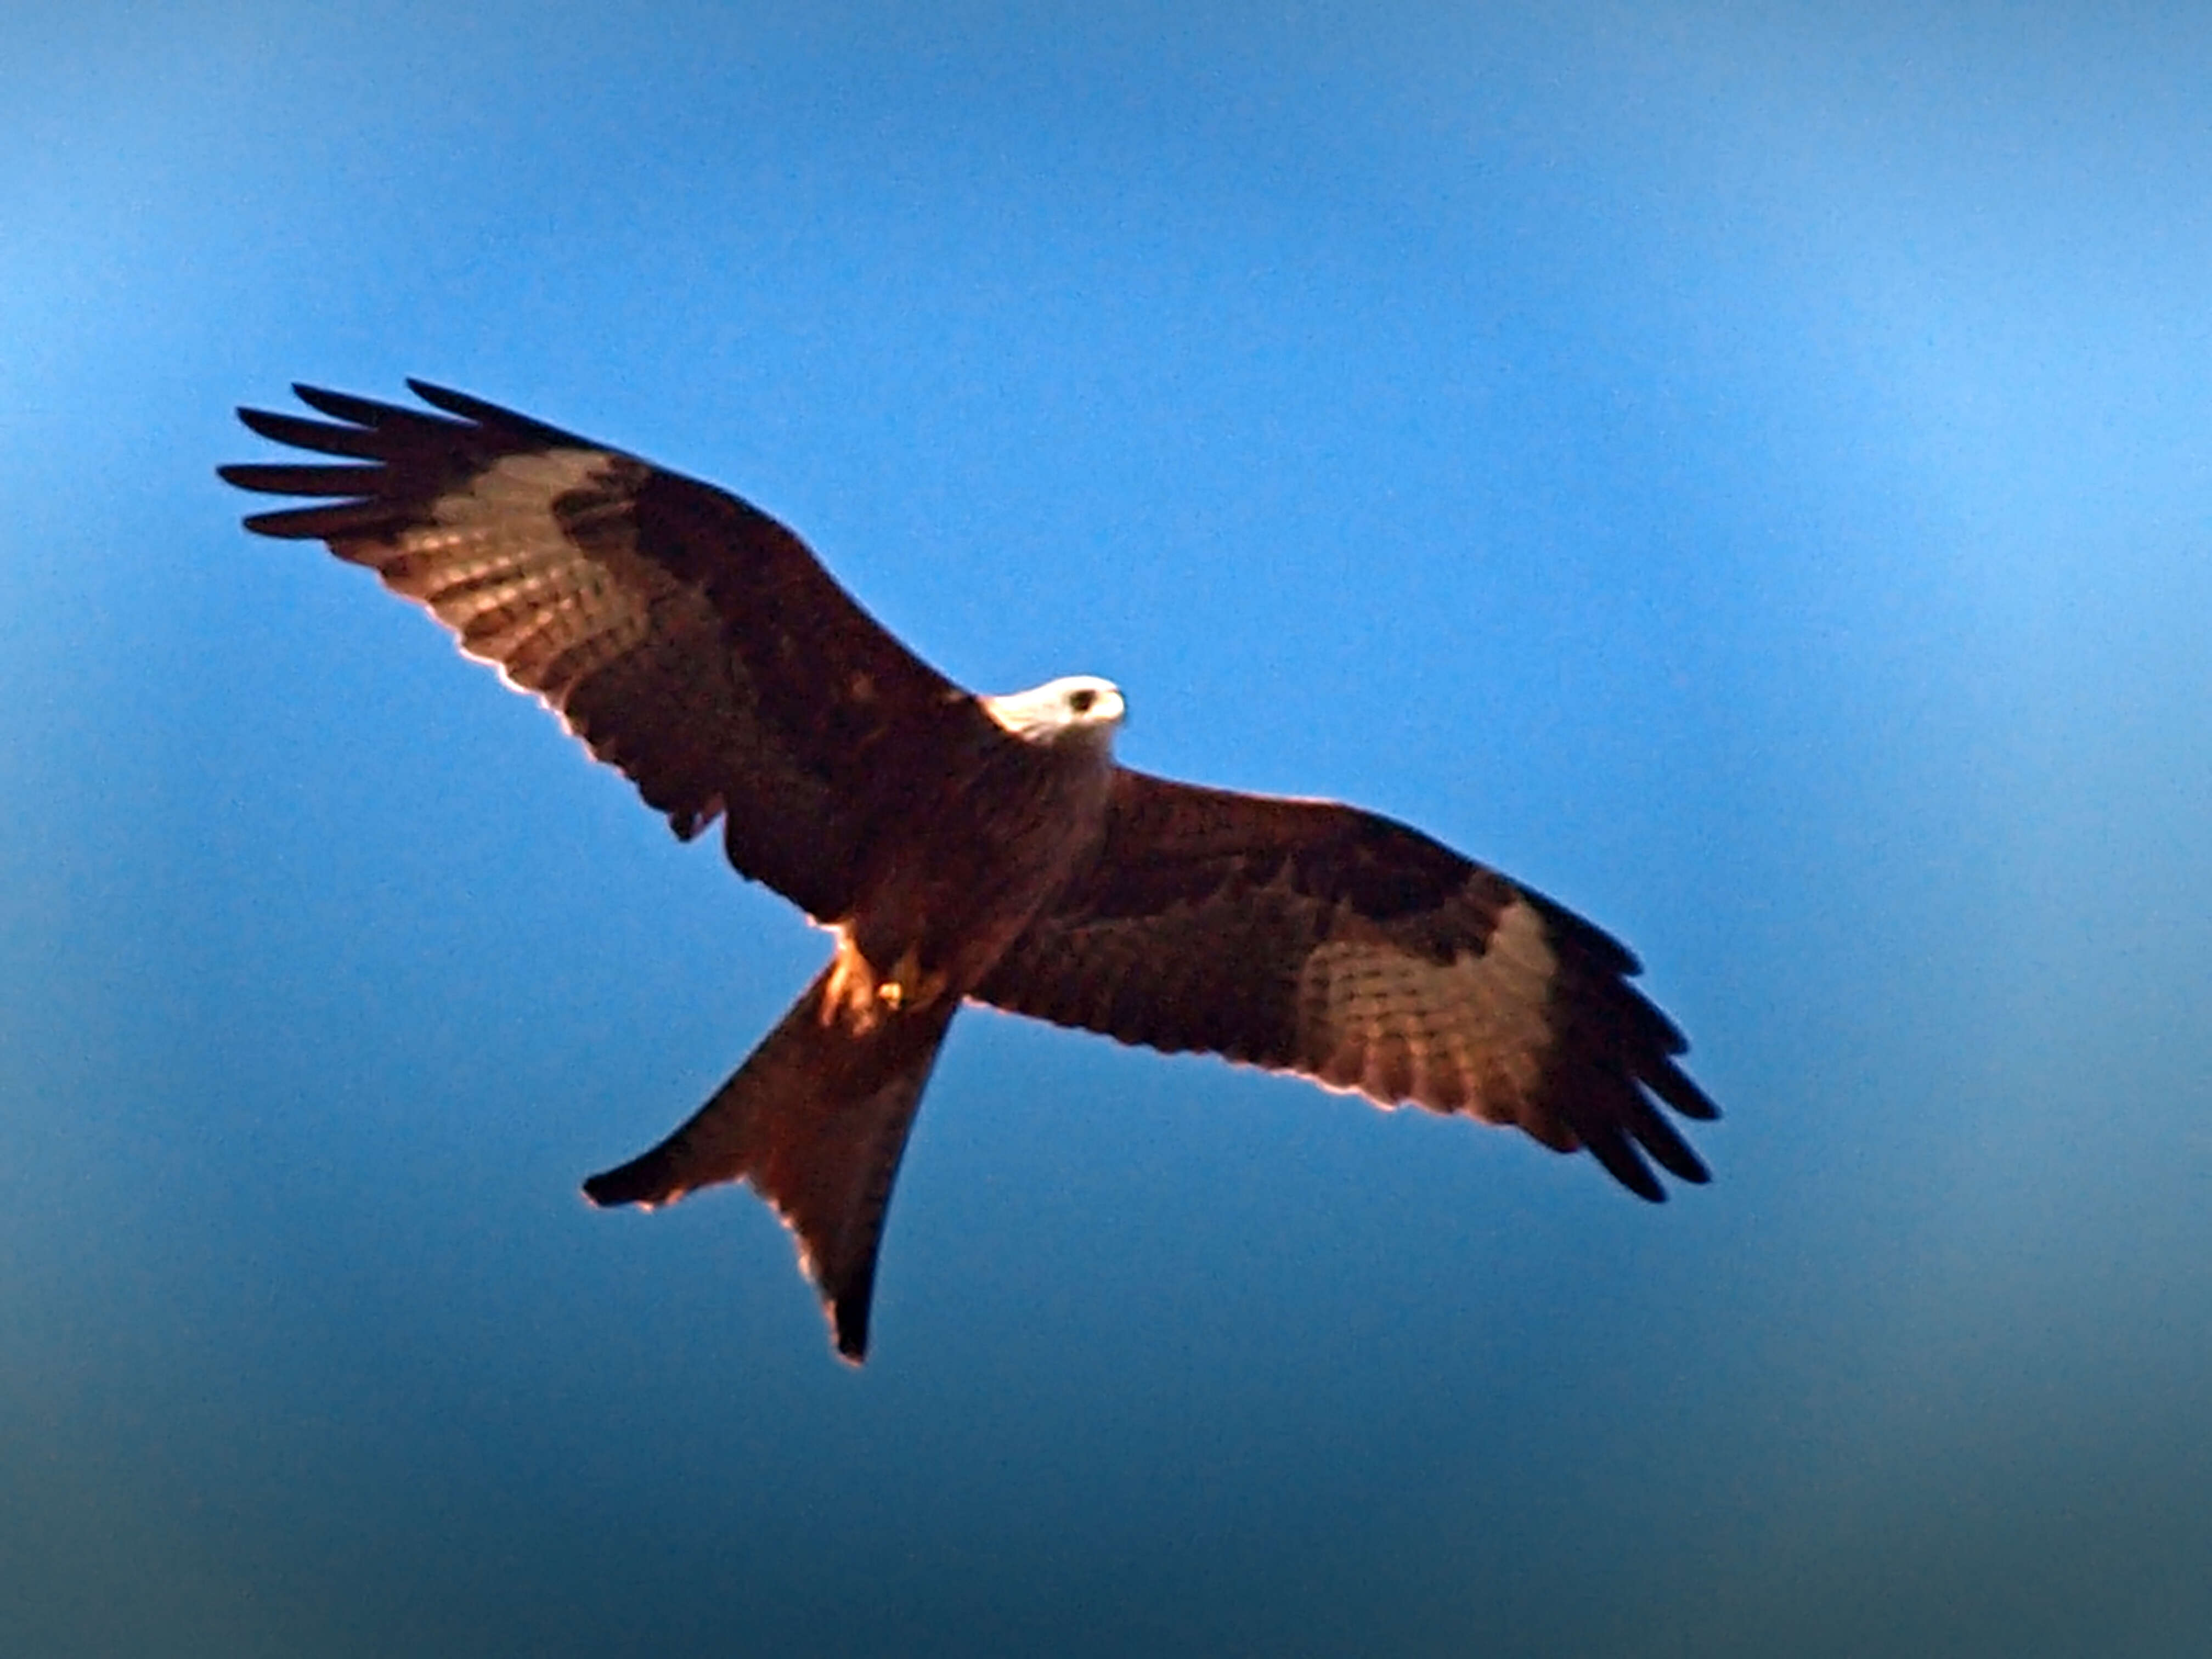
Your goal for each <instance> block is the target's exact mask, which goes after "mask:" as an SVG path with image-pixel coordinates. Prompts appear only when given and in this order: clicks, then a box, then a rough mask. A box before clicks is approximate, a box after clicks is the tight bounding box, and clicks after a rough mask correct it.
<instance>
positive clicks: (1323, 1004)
mask: <svg viewBox="0 0 2212 1659" xmlns="http://www.w3.org/2000/svg"><path fill="white" fill-rule="evenodd" d="M1557 967H1558V963H1557V959H1556V957H1554V956H1553V951H1552V946H1551V943H1550V940H1549V939H1548V938H1547V933H1546V928H1545V924H1544V919H1543V917H1542V916H1541V915H1540V914H1539V913H1538V912H1537V910H1536V909H1535V908H1534V906H1532V905H1530V904H1529V903H1528V902H1527V901H1525V900H1522V899H1517V898H1516V900H1514V901H1513V902H1511V903H1510V904H1508V905H1507V906H1506V907H1505V908H1504V910H1502V911H1501V912H1499V914H1498V926H1497V928H1496V930H1495V932H1493V933H1492V935H1491V938H1490V940H1489V945H1488V948H1487V950H1486V951H1484V952H1483V953H1482V954H1481V955H1480V956H1477V955H1475V954H1474V953H1472V952H1462V954H1460V955H1459V956H1456V957H1454V958H1453V959H1452V960H1451V961H1450V962H1449V963H1436V962H1431V961H1429V960H1426V959H1425V958H1423V957H1418V956H1412V955H1408V954H1407V952H1406V951H1404V950H1402V949H1401V948H1399V947H1397V946H1395V945H1392V944H1391V943H1389V941H1388V940H1386V939H1379V938H1377V939H1337V940H1332V941H1331V942H1329V943H1328V944H1325V945H1321V946H1319V947H1318V948H1317V949H1316V950H1315V951H1314V952H1313V954H1312V955H1311V956H1310V957H1308V958H1307V960H1306V963H1305V965H1304V968H1303V969H1302V970H1301V971H1300V973H1299V975H1298V983H1297V1009H1298V1029H1299V1032H1300V1036H1301V1038H1302V1039H1303V1041H1302V1044H1301V1046H1302V1048H1304V1052H1305V1053H1306V1054H1310V1055H1314V1056H1316V1057H1318V1060H1319V1063H1318V1065H1317V1066H1316V1075H1318V1076H1319V1077H1320V1079H1321V1080H1322V1082H1324V1083H1327V1084H1328V1085H1332V1086H1334V1087H1335V1088H1340V1089H1352V1090H1357V1091H1358V1092H1360V1093H1361V1094H1364V1095H1366V1096H1368V1097H1370V1098H1371V1099H1374V1100H1376V1101H1380V1102H1382V1103H1384V1104H1386V1105H1397V1104H1399V1103H1402V1102H1406V1101H1413V1102H1416V1103H1419V1104H1420V1105H1423V1106H1426V1107H1429V1108H1431V1109H1434V1110H1437V1111H1441V1112H1451V1111H1469V1112H1472V1113H1474V1115H1476V1116H1478V1117H1480V1118H1482V1119H1484V1120H1485V1121H1488V1122H1492V1123H1502V1124H1510V1123H1514V1122H1516V1121H1519V1119H1520V1111H1519V1108H1520V1107H1521V1105H1522V1103H1523V1102H1524V1101H1528V1100H1531V1099H1533V1098H1534V1096H1535V1093H1536V1090H1537V1085H1538V1084H1539V1082H1540V1080H1541V1077H1542V1074H1543V1070H1544V1065H1545V1060H1546V1059H1547V1055H1548V1053H1549V1051H1550V1048H1551V1045H1552V1042H1553V1030H1552V1025H1551V1022H1550V1020H1549V1018H1548V1017H1547V1012H1546V1000H1547V995H1548V993H1549V991H1550V987H1551V983H1552V979H1553V975H1554V973H1555V972H1556V970H1557Z"/></svg>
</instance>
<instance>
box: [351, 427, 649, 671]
mask: <svg viewBox="0 0 2212 1659" xmlns="http://www.w3.org/2000/svg"><path fill="white" fill-rule="evenodd" d="M614 459H615V458H614V457H612V456H610V455H608V454H606V453H604V452H602V451H599V450H589V449H556V450H549V451H544V452H534V453H527V454H520V455H509V456H506V457H503V458H501V459H499V460H497V461H495V462H494V463H493V464H492V465H490V466H489V467H487V468H486V469H485V470H484V471H483V472H482V473H480V474H478V475H477V477H475V478H474V479H472V480H471V483H470V485H469V488H467V489H464V490H459V491H456V492H454V493H453V494H450V495H444V496H441V497H440V498H439V500H438V501H435V503H433V505H432V507H431V510H430V517H431V523H430V524H429V525H428V526H424V527H422V528H420V529H416V530H413V531H410V532H408V533H407V534H406V535H405V536H404V537H403V538H400V542H399V545H398V549H397V550H396V551H395V552H394V553H392V554H389V555H386V556H385V557H384V558H382V559H381V560H380V561H379V563H380V569H381V572H382V574H383V576H384V579H385V580H386V582H387V583H388V584H390V586H392V588H393V589H394V590H395V591H397V592H401V593H404V594H406V595H407V596H409V597H410V598H411V599H419V600H421V601H422V603H423V604H425V605H428V607H429V608H430V610H431V611H433V612H434V613H435V615H436V616H437V617H438V619H439V620H440V621H441V622H442V623H445V624H446V625H447V627H448V628H450V629H453V632H454V633H455V634H457V635H459V637H460V642H461V648H462V649H463V650H465V651H466V652H467V653H469V654H470V655H471V656H472V657H477V658H479V659H483V661H486V662H489V663H490V664H492V665H494V666H495V667H496V668H498V669H499V670H500V671H501V677H502V678H505V679H506V680H507V682H508V683H509V684H513V685H515V686H518V687H520V688H521V689H522V690H526V691H534V692H538V693H540V694H542V695H544V696H547V697H548V699H549V700H555V699H557V696H558V693H559V691H560V690H561V689H562V688H563V687H565V686H568V685H569V684H574V681H576V680H577V679H578V678H581V677H582V676H584V675H585V674H587V673H589V672H590V671H592V669H593V668H595V667H598V666H599V665H602V664H605V663H607V662H610V661H612V660H614V659H617V658H618V657H621V656H623V655H625V654H626V653H629V652H630V651H631V650H633V649H635V647H637V646H639V645H640V644H641V643H643V642H644V641H645V639H646V637H647V634H648V633H649V632H650V629H651V623H652V616H651V612H650V611H649V610H648V608H647V605H646V604H645V603H644V600H643V596H641V595H639V594H636V593H634V592H629V591H628V590H627V589H626V588H625V587H624V586H623V583H622V582H621V581H620V580H619V579H618V578H617V577H616V576H615V575H614V574H612V573H611V572H610V571H609V569H608V568H607V567H606V566H605V564H604V563H603V562H601V561H600V560H599V559H595V558H593V557H591V556H587V555H586V553H585V552H584V550H582V549H581V548H580V547H579V546H578V545H577V544H576V543H575V540H574V537H573V535H572V534H571V532H570V531H569V529H568V526H565V525H563V524H562V521H561V520H559V519H558V518H557V517H556V516H555V513H554V511H553V505H554V503H555V502H556V501H560V500H562V499H563V498H564V497H568V496H572V495H575V494H577V493H578V492H580V491H586V490H589V489H593V488H595V487H600V486H603V484H604V482H605V471H606V469H607V467H608V466H609V465H610V464H611V462H612V461H613V460H614Z"/></svg>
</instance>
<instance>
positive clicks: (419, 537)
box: [220, 380, 989, 921]
mask: <svg viewBox="0 0 2212 1659" xmlns="http://www.w3.org/2000/svg"><path fill="white" fill-rule="evenodd" d="M408 385H409V386H410V387H412V388H413V390H414V391H415V392H416V395H417V396H419V397H421V398H422V399H423V401H424V402H426V403H428V404H431V405H432V406H433V407H434V408H435V409H437V410H441V411H443V412H442V413H441V414H430V413H427V412H425V411H422V410H414V409H402V408H398V407H396V406H394V405H392V404H381V403H375V402H372V401H370V400H369V399H368V398H353V397H348V396H345V395H343V394H342V393H339V392H324V391H320V390H318V389H316V388H314V387H312V386H295V387H294V388H293V390H294V391H295V392H297V393H298V394H299V397H300V398H301V401H302V402H304V403H306V404H307V405H308V406H309V407H311V408H313V409H314V410H317V411H319V413H321V414H323V415H325V416H330V417H331V420H330V421H329V422H323V421H313V420H307V419H305V418H303V417H301V416H295V415H283V414H273V413H270V412H268V411H265V410H252V409H242V410H240V411H239V418H240V419H241V420H242V421H244V422H246V425H247V426H248V427H250V428H252V429H253V430H254V431H255V432H257V433H259V434H260V435H262V436H264V437H266V438H272V439H274V440H276V441H277V442H279V443H285V444H291V445H293V446H295V447H298V448H301V449H306V450H311V451H313V452H315V453H317V454H319V455H331V456H338V457H342V458H343V459H344V460H345V461H346V462H348V463H352V464H350V465H327V464H313V465H261V464H257V465H243V466H226V467H223V468H222V469H220V471H221V473H222V477H225V478H227V479H228V480H229V481H230V482H231V483H234V484H237V485H239V486H240V487H241V488H243V489H252V490H259V491H262V492H264V493H267V494H270V495H305V496H313V497H330V498H332V499H331V500H329V501H326V502H324V503H322V504H319V505H316V506H312V507H288V508H285V509H283V510H282V511H278V512H273V513H258V514H257V515H255V516H254V517H252V518H249V519H248V520H246V527H247V528H248V529H249V530H254V531H258V532H260V533H261V534H263V535H264V536H276V537H285V538H295V539H317V538H319V539H321V540H323V541H326V542H328V543H329V544H330V548H331V551H332V552H333V553H335V554H337V556H338V557H340V558H342V559H345V560H348V561H350V562H353V563H355V564H363V565H367V566H368V567H369V568H371V569H373V570H374V571H375V572H376V573H377V574H378V575H379V576H380V577H382V578H383V580H384V583H385V585H386V586H387V587H390V588H391V589H392V591H393V592H398V593H402V594H404V595H405V596H406V597H407V598H409V599H415V600H417V601H419V602H420V603H422V605H425V606H426V607H428V609H429V610H430V611H432V612H434V613H435V615H436V616H437V617H438V618H439V620H440V621H441V622H443V623H445V624H446V625H447V627H448V628H450V629H453V632H454V634H455V635H458V636H459V641H460V644H461V648H462V649H463V650H464V651H465V652H467V653H469V654H470V655H471V656H473V657H477V658H481V659H483V660H484V661H486V662H489V663H491V664H493V665H495V666H496V667H497V668H498V669H499V670H500V671H501V675H502V676H503V677H504V678H506V679H507V681H508V682H509V683H510V684H513V685H515V686H518V687H520V688H521V689H522V690H526V691H531V692H534V693H536V694H537V696H539V697H540V698H542V699H543V700H544V702H545V703H546V705H547V706H548V707H549V708H551V709H553V710H554V712H555V713H556V714H559V715H560V716H561V718H562V720H563V721H565V722H566V723H567V725H568V728H569V729H570V730H571V731H572V732H574V733H575V734H576V735H577V736H578V737H580V738H582V739H583V741H584V742H585V743H586V744H587V745H588V746H589V747H590V749H591V750H592V753H593V754H594V755H596V756H597V757H599V759H601V760H603V761H605V762H607V763H610V764H611V765H613V766H617V767H619V768H620V769H622V770H623V772H624V773H625V774H626V775H628V776H629V778H630V779H631V780H632V781H634V782H635V784H636V785H637V787H638V789H639V792H640V793H642V794H643V795H644V797H645V799H646V800H647V802H648V803H650V804H651V805H653V807H654V808H656V809H657V810H659V811H662V812H665V814H667V816H668V820H669V823H670V824H671V826H672V827H673V828H674V829H675V831H676V833H677V834H678V836H683V837H684V838H685V839H687V840H688V839H689V838H690V837H691V836H695V835H696V834H698V833H699V831H700V830H702V829H705V828H706V827H707V826H708V825H709V824H711V823H713V822H714V820H715V818H716V817H721V818H723V819H724V821H725V829H724V841H725V844H726V848H727V850H728V853H729V857H730V861H731V862H732V864H734V865H735V866H737V867H738V870H740V871H741V872H744V874H745V875H748V876H750V877H752V878H755V879H757V880H760V881H764V882H766V883H767V884H769V886H771V887H773V888H775V890H777V891H779V892H781V893H782V894H784V895H785V896H787V897H789V898H791V899H792V900H793V901H794V902H797V903H798V904H799V905H801V906H802V907H804V908H805V909H806V910H807V911H808V912H809V913H811V915H814V916H816V917H817V918H819V919H822V920H824V921H827V920H830V919H834V918H836V917H839V916H842V915H843V914H844V913H845V912H846V910H847V909H848V907H849V902H850V899H851V890H850V888H851V882H852V879H853V873H854V865H855V863H856V862H857V859H858V854H860V850H861V849H862V848H864V847H865V846H866V842H867V841H868V839H869V837H870V836H871V834H872V831H873V830H874V829H877V828H878V827H880V825H881V824H882V823H884V822H885V821H886V820H887V819H888V817H890V815H892V814H893V813H895V812H896V811H897V810H898V806H899V802H898V800H897V799H896V794H897V787H896V780H897V778H899V777H901V776H910V775H913V766H914V763H915V759H916V757H918V756H921V755H926V754H927V753H929V752H933V739H935V738H939V737H942V736H945V735H948V734H949V732H950V729H951V728H952V727H953V726H957V725H958V724H960V723H969V724H971V725H975V726H988V724H989V722H988V720H987V718H986V717H985V716H984V715H983V714H981V711H980V710H979V709H978V708H976V706H975V700H974V699H973V698H972V697H970V696H968V695H967V694H966V693H965V692H963V691H962V690H960V688H958V687H957V686H956V685H954V684H952V683H951V681H949V680H947V679H946V678H944V677H943V676H942V675H940V674H939V673H938V672H937V671H935V670H934V669H932V668H930V667H929V666H928V665H926V664H924V663H923V662H922V661H921V659H919V658H917V657H915V655H913V654H912V653H910V652H908V650H907V649H906V648H905V647H903V646H902V645H901V644H900V643H899V642H898V641H896V639H894V638H892V636H891V635H890V634H888V633H887V632H885V631H884V629H883V628H882V627H881V626H880V625H878V623H876V622H875V620H874V619H873V618H872V617H869V616H868V614H867V613H866V611H862V610H861V609H860V606H859V605H856V604H855V603H854V601H853V599H851V597H850V596H849V595H848V594H847V593H846V592H845V591H844V590H843V589H842V588H841V587H839V586H837V584H836V582H835V581H834V580H831V578H830V576H829V573H828V572H827V571H825V570H823V568H822V566H821V565H820V564H819V563H818V562H817V561H816V559H815V557H814V556H813V555H812V554H811V552H809V551H808V550H807V549H806V546H805V544H804V543H802V542H801V541H800V540H799V538H798V537H796V536H794V535H793V534H792V532H790V531H788V530H787V529H785V528H784V527H783V526H781V524H778V523H777V522H776V521H775V520H773V519H771V518H769V516H768V515H767V514H766V513H762V512H760V511H758V510H757V508H755V507H751V506H750V505H748V504H747V503H746V502H744V501H739V500H738V498H737V497H736V496H734V495H728V494H726V492H724V491H722V490H720V489H714V488H713V487H712V486H710V485H708V484H703V483H696V482H695V481H694V480H692V479H690V478H686V477H679V476H678V475H677V474H675V473H672V472H667V471H663V470H661V469H660V468H659V467H656V466H653V465H650V464H649V463H647V462H645V461H641V460H639V459H636V458H635V457H633V456H629V455H625V454H623V453H620V452H618V451H616V450H611V449H608V448H606V447H604V446H602V445H599V444H596V443H593V442H592V441H590V440H589V439H586V438H580V437H577V436H575V435H573V434H571V433H567V432H562V431H560V430H558V429H556V428H553V427H550V426H546V425H544V424H542V423H541V422H537V421H533V420H530V419H528V418H526V416H520V415H517V414H514V413H513V412H512V411H511V410H504V409H501V408H498V407H496V406H495V405H494V404H487V403H483V402H481V401H479V400H478V399H477V398H470V397H465V396H464V395H462V394H461V393H459V392H448V391H445V390H443V389H441V388H440V387H437V386H426V385H424V384H423V383H422V382H421V381H419V380H410V381H409V382H408ZM893 757H896V759H897V761H898V763H897V764H895V765H893V764H887V762H888V761H889V760H890V759H891V758H893Z"/></svg>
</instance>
